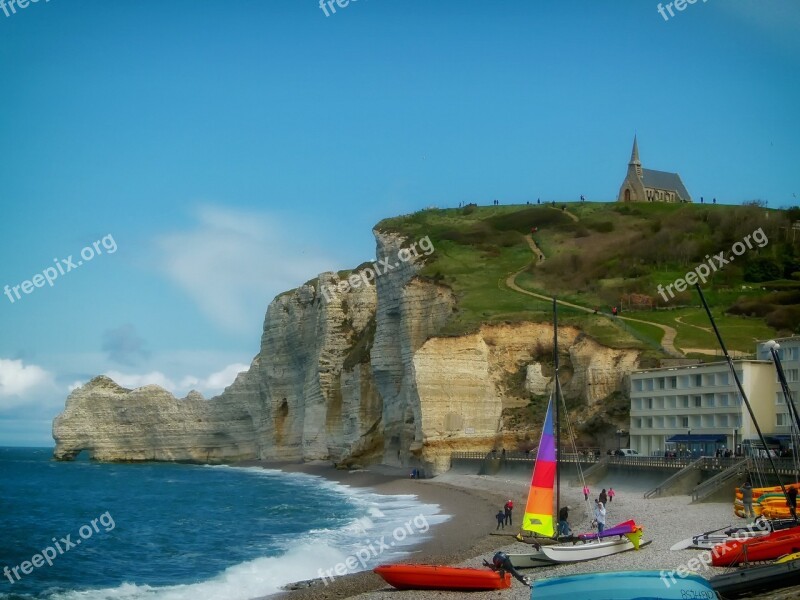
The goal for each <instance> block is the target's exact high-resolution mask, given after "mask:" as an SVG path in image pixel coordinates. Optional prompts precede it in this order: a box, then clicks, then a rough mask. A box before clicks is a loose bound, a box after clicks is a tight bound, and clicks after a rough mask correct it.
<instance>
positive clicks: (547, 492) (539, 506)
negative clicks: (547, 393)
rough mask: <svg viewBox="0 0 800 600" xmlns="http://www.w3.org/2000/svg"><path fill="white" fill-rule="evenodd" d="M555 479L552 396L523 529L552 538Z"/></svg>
mask: <svg viewBox="0 0 800 600" xmlns="http://www.w3.org/2000/svg"><path fill="white" fill-rule="evenodd" d="M555 479H556V440H555V437H554V435H553V397H552V396H551V397H550V402H549V403H548V404H547V415H545V418H544V427H542V437H541V439H540V440H539V453H538V455H537V456H536V462H535V463H534V466H533V479H531V491H530V492H529V493H528V503H527V504H526V505H525V517H524V518H523V519H522V528H523V529H524V530H525V531H531V532H533V533H536V534H538V535H541V536H544V537H553V535H555V529H554V528H553V483H554V482H555Z"/></svg>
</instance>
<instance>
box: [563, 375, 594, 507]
mask: <svg viewBox="0 0 800 600" xmlns="http://www.w3.org/2000/svg"><path fill="white" fill-rule="evenodd" d="M556 385H557V386H558V390H559V394H558V396H560V397H561V402H562V403H563V405H564V415H565V417H566V421H567V435H569V438H570V441H571V442H572V450H573V452H574V454H575V464H576V465H577V467H578V476H579V477H580V480H581V485H583V487H586V478H585V477H584V476H583V468H582V467H581V463H580V460H578V448H577V446H576V444H575V433H574V430H573V429H572V421H571V420H570V418H569V413H567V403H566V401H565V400H564V392H563V390H562V389H561V380H560V379H559V378H558V377H556ZM583 503H584V507H585V508H586V516H587V517H589V520H590V521H591V520H592V517H593V516H594V515H593V514H592V511H591V507H590V506H589V498H584V501H583Z"/></svg>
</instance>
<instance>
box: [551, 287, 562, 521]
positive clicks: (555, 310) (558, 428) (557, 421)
mask: <svg viewBox="0 0 800 600" xmlns="http://www.w3.org/2000/svg"><path fill="white" fill-rule="evenodd" d="M553 364H554V367H555V372H556V379H555V382H556V407H555V408H556V410H555V412H554V413H553V417H554V418H555V423H553V425H554V427H555V430H556V516H558V511H559V510H561V470H560V469H559V468H558V464H559V463H560V462H561V419H559V417H558V413H559V409H560V408H561V385H560V384H559V382H558V301H557V300H556V298H555V296H553Z"/></svg>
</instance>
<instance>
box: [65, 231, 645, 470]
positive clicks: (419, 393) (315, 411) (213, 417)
mask: <svg viewBox="0 0 800 600" xmlns="http://www.w3.org/2000/svg"><path fill="white" fill-rule="evenodd" d="M376 239H377V257H378V258H379V259H382V258H384V257H396V256H398V253H399V251H400V250H401V249H402V248H404V247H406V243H407V240H404V239H403V238H401V237H399V236H398V235H396V234H391V233H381V232H376ZM421 264H422V263H421V260H417V261H416V262H415V261H413V260H410V261H408V262H398V263H396V266H395V267H394V268H392V269H391V270H389V271H387V272H385V273H382V274H381V275H379V276H377V277H375V278H374V281H371V282H369V283H367V282H365V281H364V280H360V279H359V278H354V277H350V278H349V282H350V283H357V284H358V285H354V286H347V285H345V283H344V281H345V279H344V278H343V277H340V276H339V275H337V274H334V273H324V274H322V275H320V276H319V277H318V278H317V279H316V280H314V281H312V282H309V283H307V284H306V285H303V286H301V287H299V288H297V289H296V290H293V291H291V292H287V293H284V294H281V295H280V296H278V297H277V298H275V299H274V300H273V301H272V303H271V304H270V305H269V308H268V310H267V314H266V318H265V320H264V327H263V334H262V337H261V348H260V351H259V353H258V355H257V356H256V357H255V359H254V360H253V362H252V364H251V365H250V368H249V370H248V371H247V372H244V373H241V374H239V376H238V377H237V378H236V381H235V382H234V383H233V384H232V385H231V386H230V387H228V388H227V389H226V390H225V391H224V392H223V393H222V394H220V395H219V396H217V397H214V398H211V399H209V400H206V399H204V398H203V397H202V396H201V395H200V394H198V393H197V392H192V393H190V394H189V395H188V396H187V397H186V398H183V399H177V398H175V397H174V396H172V395H171V394H170V393H169V392H167V391H165V390H163V389H161V388H159V387H157V386H146V387H143V388H138V389H135V390H128V389H125V388H122V387H120V386H118V385H117V384H115V383H114V382H113V381H111V380H110V379H108V378H107V377H97V378H95V379H93V380H92V381H90V382H89V383H88V384H86V385H85V386H83V387H82V388H79V389H76V390H75V391H73V392H72V393H71V394H70V396H69V397H68V398H67V401H66V406H65V409H64V412H63V413H62V414H61V415H59V416H58V417H57V418H56V419H55V421H54V423H53V437H54V438H55V440H56V449H55V457H56V458H57V459H61V460H70V459H72V458H74V457H75V456H76V455H77V454H78V453H79V452H80V451H82V450H87V451H88V452H89V454H90V455H91V456H92V457H93V458H95V459H98V460H106V461H140V460H175V461H196V462H223V461H234V460H241V459H254V458H258V459H264V460H312V459H330V460H333V461H336V462H345V463H353V462H361V463H369V462H376V461H383V462H387V463H393V464H405V465H408V464H415V465H423V466H425V467H427V468H428V469H429V472H440V471H442V470H445V469H446V468H447V467H448V466H449V454H450V452H451V451H453V450H480V451H485V450H488V449H490V448H491V447H492V446H494V445H495V444H497V443H498V441H500V442H501V443H508V442H510V441H513V440H514V439H516V438H519V437H521V436H522V435H523V433H528V434H530V432H529V431H526V432H522V431H514V430H513V427H511V428H509V425H508V422H507V420H505V419H504V415H505V414H507V412H508V410H509V409H516V408H520V407H524V406H526V405H527V404H528V402H529V397H530V394H531V393H532V394H536V395H542V394H544V393H546V391H547V390H548V389H549V386H550V385H551V379H552V372H550V373H549V374H548V367H547V365H546V363H547V361H548V358H549V357H546V353H543V352H542V348H546V347H547V346H550V347H552V327H551V326H550V325H548V324H546V323H545V324H537V323H519V324H497V325H484V326H482V327H481V328H480V329H479V331H477V332H475V333H472V334H469V335H462V336H458V337H441V336H438V335H437V334H439V332H440V331H441V330H442V327H443V326H444V324H445V323H446V322H447V320H448V318H449V317H450V315H451V314H452V313H453V311H454V310H456V309H457V300H456V298H455V296H454V294H453V292H452V291H451V290H450V289H449V288H448V287H446V286H443V285H439V284H436V283H432V282H430V281H427V280H423V279H421V278H419V277H418V276H417V274H418V272H419V269H420V268H421ZM384 268H385V267H384ZM361 272H363V270H362V271H361ZM365 279H368V278H365ZM336 286H339V288H338V289H336ZM348 287H349V289H347V288H348ZM559 335H560V342H561V348H562V351H563V352H564V358H563V360H564V363H565V367H566V368H565V374H566V375H567V376H566V377H565V379H564V383H563V385H564V388H565V391H566V392H567V394H571V395H572V396H573V397H576V398H577V397H580V398H582V399H583V400H584V401H585V403H586V405H587V406H590V407H591V406H592V405H596V404H597V403H599V402H601V401H602V399H603V398H605V397H606V396H608V395H609V394H610V393H612V392H614V391H618V390H621V389H622V387H623V378H624V374H625V373H626V372H627V371H629V370H630V369H631V368H635V367H636V365H637V361H638V352H637V351H626V350H615V349H609V348H605V347H603V346H601V345H599V344H598V343H596V342H595V341H593V340H592V339H590V338H588V337H586V336H585V335H583V334H582V333H581V332H580V331H579V330H578V329H575V328H572V327H563V328H560V329H559ZM550 371H551V369H550Z"/></svg>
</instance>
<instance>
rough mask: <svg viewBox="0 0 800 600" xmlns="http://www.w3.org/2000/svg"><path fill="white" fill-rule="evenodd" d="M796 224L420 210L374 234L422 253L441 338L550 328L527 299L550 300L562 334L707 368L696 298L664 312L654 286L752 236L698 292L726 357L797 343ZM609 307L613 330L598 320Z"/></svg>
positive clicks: (653, 206) (656, 209)
mask: <svg viewBox="0 0 800 600" xmlns="http://www.w3.org/2000/svg"><path fill="white" fill-rule="evenodd" d="M797 220H800V209H798V208H793V209H789V210H768V209H765V208H763V207H759V206H723V205H707V204H706V205H701V204H660V203H646V204H644V203H643V204H619V203H596V202H586V203H556V204H555V205H554V206H553V205H551V204H547V205H544V204H543V205H516V206H486V207H478V206H475V205H469V206H466V207H464V208H457V209H427V210H422V211H419V212H417V213H414V214H412V215H406V216H402V217H396V218H391V219H386V220H384V221H381V222H380V223H379V224H378V225H377V226H376V229H378V230H380V231H396V232H399V233H402V234H404V235H406V236H408V238H409V239H411V240H416V239H419V238H421V237H424V236H428V237H429V238H430V240H431V241H432V242H433V245H434V247H435V248H436V251H435V252H434V253H433V254H431V255H430V256H429V257H428V259H427V262H426V264H425V267H424V269H423V271H422V273H421V275H422V276H423V277H426V278H429V279H431V280H433V281H436V282H438V283H440V284H443V285H447V286H449V287H450V288H452V289H453V291H454V292H455V294H456V296H457V298H458V310H457V311H456V312H455V313H454V314H453V317H452V318H451V320H450V321H449V322H448V324H447V326H446V329H445V331H444V333H445V334H450V335H458V334H461V333H465V332H468V331H472V330H475V329H476V328H477V327H478V326H479V325H480V324H481V323H492V322H514V321H523V320H529V321H550V320H551V319H552V314H551V312H552V311H551V307H550V306H551V303H550V302H549V301H548V300H547V299H546V298H538V297H536V296H535V295H536V294H538V295H541V296H546V297H549V296H553V295H556V296H558V298H559V300H563V301H565V302H568V303H570V305H565V306H562V307H560V308H559V316H560V320H561V322H563V323H569V324H574V325H577V326H578V327H580V328H581V329H582V330H584V331H585V332H586V333H587V334H589V335H591V336H593V337H595V338H596V339H598V341H600V342H601V343H604V344H607V345H610V346H612V347H635V348H641V349H644V350H647V351H648V354H650V355H652V356H653V357H654V358H655V357H657V356H663V355H664V354H665V350H666V351H672V352H673V353H674V352H675V351H677V353H678V354H684V355H687V356H696V357H702V358H706V359H710V358H713V356H714V354H715V352H716V351H717V343H716V340H715V338H714V336H713V332H712V331H711V328H710V326H709V323H708V320H707V318H706V316H705V313H704V312H703V310H702V307H701V306H700V300H699V297H698V296H697V294H696V292H695V291H694V290H693V289H692V288H691V287H690V288H689V290H688V291H685V292H683V293H675V292H673V293H675V296H674V298H672V297H669V296H667V299H666V300H665V299H664V297H663V296H662V295H661V294H660V293H659V292H658V286H659V284H660V285H662V286H664V288H666V286H667V285H669V284H672V283H673V282H674V281H675V280H676V279H677V278H679V277H684V276H685V274H686V273H687V272H689V271H691V270H693V269H694V268H695V267H696V266H697V265H699V264H701V263H706V264H708V261H709V258H707V255H709V256H710V257H713V256H714V255H716V254H718V253H719V252H721V251H724V253H725V257H727V258H731V257H732V256H733V253H732V251H731V249H732V247H733V245H734V244H735V243H736V242H741V241H743V240H744V238H745V237H746V236H748V235H752V234H753V232H754V231H756V230H758V229H759V228H760V230H761V232H763V235H761V234H757V237H756V236H753V237H754V238H755V241H752V242H751V245H752V249H750V248H747V249H745V251H744V253H743V254H741V255H740V256H735V257H734V260H733V261H731V262H730V263H729V264H726V265H724V266H722V267H719V268H718V270H717V271H716V272H714V273H713V274H712V276H711V277H710V279H709V280H708V281H707V283H705V284H702V287H703V291H704V293H705V294H706V297H707V299H708V301H709V304H710V305H711V306H712V308H713V311H714V315H715V318H716V319H717V323H718V325H719V327H720V330H721V332H722V335H723V338H724V339H725V341H726V344H727V345H728V347H729V349H730V350H733V351H737V352H739V353H743V354H747V355H749V354H752V353H753V352H754V350H755V341H756V340H761V339H768V338H770V337H777V336H786V335H792V334H796V333H798V332H800V235H798V236H797V240H792V233H793V232H792V230H791V226H792V223H793V222H795V221H797ZM798 233H800V232H798ZM752 239H753V238H751V240H752ZM756 241H761V244H760V245H762V246H763V247H758V244H756ZM710 260H712V261H713V263H714V264H715V265H716V264H717V262H716V261H714V259H713V258H711V259H710ZM526 292H528V293H526ZM665 293H666V292H665ZM612 306H617V307H619V309H620V316H621V317H623V318H619V319H614V318H611V317H610V316H609V315H610V312H611V307H612ZM595 308H597V309H599V312H598V314H594V309H595ZM670 329H674V332H673V333H672V334H670V333H669V330H670ZM673 335H674V341H673V340H672V339H671V337H672V336H673ZM665 336H666V337H665Z"/></svg>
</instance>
